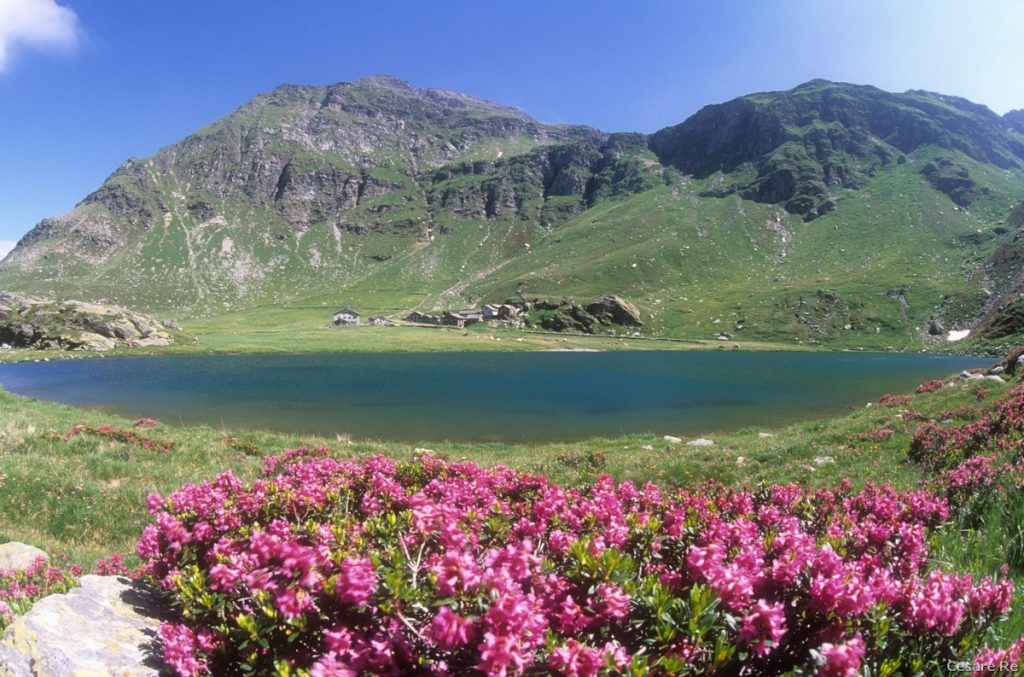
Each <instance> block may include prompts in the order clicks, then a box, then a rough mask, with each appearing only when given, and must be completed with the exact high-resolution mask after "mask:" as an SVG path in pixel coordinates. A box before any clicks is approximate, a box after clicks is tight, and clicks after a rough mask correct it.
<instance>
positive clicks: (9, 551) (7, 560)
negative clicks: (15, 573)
mask: <svg viewBox="0 0 1024 677" xmlns="http://www.w3.org/2000/svg"><path fill="white" fill-rule="evenodd" d="M40 557H42V558H43V559H49V557H48V556H47V555H46V553H45V552H43V551H42V550H40V549H39V548H37V547H35V546H33V545H26V544H24V543H18V542H16V541H12V542H10V543H4V544H3V545H0V569H27V568H29V567H30V566H31V565H32V563H33V562H35V561H36V560H37V559H39V558H40Z"/></svg>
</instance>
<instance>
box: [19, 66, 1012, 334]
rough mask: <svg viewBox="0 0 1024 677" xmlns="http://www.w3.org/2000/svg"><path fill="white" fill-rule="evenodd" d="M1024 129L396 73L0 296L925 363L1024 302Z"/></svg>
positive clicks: (290, 104) (815, 106)
mask: <svg viewBox="0 0 1024 677" xmlns="http://www.w3.org/2000/svg"><path fill="white" fill-rule="evenodd" d="M1020 124H1021V116H1020V114H1019V112H1016V113H1009V114H1007V115H1006V116H1003V117H1000V116H998V115H996V114H995V113H992V112H991V111H990V110H988V109H987V108H985V107H984V106H980V105H977V104H974V103H971V102H969V101H966V100H964V99H960V98H956V97H951V96H946V95H941V94H935V93H931V92H923V91H911V92H906V93H903V94H894V93H889V92H884V91H882V90H879V89H877V88H874V87H868V86H860V85H849V84H843V83H832V82H827V81H824V80H814V81H811V82H808V83H806V84H804V85H801V86H799V87H796V88H795V89H793V90H789V91H785V92H768V93H759V94H752V95H749V96H745V97H740V98H738V99H736V100H733V101H730V102H727V103H723V104H717V105H712V106H707V107H705V108H703V109H701V110H700V111H699V112H698V113H696V114H695V115H693V116H691V117H690V118H689V119H687V120H685V121H684V122H682V123H680V124H678V125H675V126H672V127H668V128H666V129H663V130H661V131H658V132H656V133H654V134H652V135H644V134H636V133H618V134H609V133H605V132H600V131H597V130H594V129H590V128H587V127H583V126H553V125H545V124H542V123H539V122H537V121H535V120H533V119H532V118H530V117H529V116H528V115H526V114H525V113H523V112H522V111H518V110H516V109H512V108H508V107H504V106H500V105H497V104H493V103H489V102H486V101H482V100H480V99H476V98H473V97H470V96H466V95H463V94H457V93H454V92H448V91H444V90H436V89H417V88H415V87H412V86H411V85H409V84H408V83H405V82H402V81H400V80H396V79H394V78H389V77H382V76H378V77H372V78H365V79H362V80H359V81H356V82H354V83H340V84H336V85H331V86H328V87H309V86H297V85H284V86H281V87H279V88H277V89H275V90H274V91H272V92H270V93H268V94H262V95H260V96H257V97H256V98H254V99H253V100H251V101H249V102H248V103H246V104H244V105H243V106H242V107H241V108H239V109H238V110H236V111H235V112H233V113H231V114H230V115H228V116H226V117H225V118H223V119H221V120H219V121H217V122H214V123H213V124H211V125H210V126H208V127H206V128H204V129H202V130H200V131H198V132H196V133H195V134H193V135H192V136H189V137H188V138H186V139H184V140H182V141H181V142H179V143H177V144H174V145H172V146H168V147H166V148H164V149H161V150H160V151H158V152H157V153H156V154H154V155H153V156H151V157H149V158H146V159H141V160H129V161H128V162H126V163H125V164H124V165H122V166H121V167H120V168H118V170H117V171H115V172H114V174H112V175H111V176H110V177H109V178H108V179H107V180H106V181H105V182H104V184H103V185H102V186H100V188H99V189H98V190H97V191H95V192H94V193H92V194H91V195H89V196H88V197H86V198H85V199H84V200H83V201H82V202H81V203H80V204H79V205H77V206H76V207H75V208H74V209H73V210H72V211H71V212H70V213H68V214H65V215H64V216H60V217H56V218H52V219H45V220H43V221H42V222H41V223H40V224H39V225H37V226H36V227H35V228H34V229H33V230H32V231H30V232H29V233H28V234H27V235H26V236H25V237H24V238H23V239H22V240H21V242H19V243H18V246H17V247H16V248H15V250H14V251H13V252H11V254H10V255H9V256H8V257H7V258H6V259H5V260H4V261H3V263H2V264H0V289H11V290H16V291H21V292H44V291H45V292H47V293H49V294H57V295H58V296H65V297H67V296H76V297H97V296H98V297H103V298H109V299H111V300H113V301H115V302H117V303H120V304H123V305H128V306H133V307H139V308H142V309H146V310H148V311H151V312H157V311H159V312H167V311H176V312H179V313H189V314H205V315H215V314H222V313H225V312H232V313H241V314H243V315H244V314H246V313H249V314H251V315H252V319H253V321H254V322H275V321H282V322H283V321H284V320H281V319H280V318H283V317H287V316H288V313H289V312H292V311H294V312H295V313H300V314H301V313H304V315H303V317H308V318H313V317H319V315H321V314H323V313H324V312H327V311H325V310H324V307H327V309H328V310H333V308H332V307H333V306H338V307H342V306H350V307H353V308H356V309H358V310H360V311H363V312H368V313H382V314H390V315H395V316H400V315H402V314H404V313H405V312H408V311H410V310H422V311H429V310H432V309H450V308H461V307H466V306H468V305H472V304H478V303H481V302H495V301H503V300H505V299H511V298H534V297H537V298H554V299H561V298H563V297H565V298H568V299H570V300H576V301H579V302H581V303H583V304H584V305H585V304H586V303H587V302H589V301H591V300H592V299H593V298H594V297H597V296H602V295H607V294H613V295H619V296H622V297H624V298H625V299H627V300H628V301H630V302H632V303H633V304H635V305H636V306H637V307H638V308H639V311H640V313H641V315H642V316H643V318H644V327H643V331H644V332H646V333H649V334H653V335H659V336H682V337H695V338H709V337H715V336H723V335H724V336H731V337H742V338H749V339H771V340H786V341H806V342H823V343H831V344H833V345H860V346H867V347H885V346H900V347H909V346H914V347H917V346H925V345H928V342H929V341H936V340H940V339H938V338H935V337H936V336H938V335H940V334H941V333H944V330H946V329H951V328H954V327H957V328H959V327H973V326H974V325H975V324H977V325H978V326H979V328H980V327H981V326H982V325H983V324H986V323H990V319H989V318H988V316H989V315H990V314H991V313H996V314H998V313H1000V312H1001V311H999V310H998V308H1006V307H1008V306H1009V305H1012V303H1013V299H1015V298H1016V297H1017V296H1019V294H1020V292H1021V291H1024V283H1022V284H1021V285H1019V287H1018V286H1017V285H1015V284H1010V283H1007V284H1005V285H1003V284H1001V281H1003V280H1005V278H1006V276H1007V273H1006V272H1005V270H1006V269H1007V268H1013V267H1014V265H1015V264H1013V263H1012V261H1015V260H1016V259H1014V258H1013V257H1014V254H1012V253H1008V252H1016V249H1015V248H1014V245H1013V244H1012V243H1013V242H1015V241H1016V240H1015V239H1014V238H1015V237H1016V235H1017V230H1018V229H1019V228H1020V226H1019V225H1015V224H1016V221H1015V219H1016V218H1017V217H1016V216H1011V210H1012V209H1013V208H1014V206H1015V205H1018V204H1020V203H1021V201H1022V199H1024V169H1022V168H1024V133H1022V131H1021V129H1020ZM1014 214H1017V212H1014ZM1008 219H1009V222H1008ZM1022 256H1024V255H1022ZM1007 261H1010V263H1005V262H1007ZM1000 262H1004V263H1000ZM993 280H995V281H996V282H1000V284H995V283H994V282H993ZM1000 294H1008V295H1009V296H1007V297H1006V298H1005V299H1004V298H1002V297H1000V299H1001V300H999V301H998V302H996V301H995V300H994V299H993V296H994V295H1000ZM270 309H273V312H272V311H271V310H270ZM278 311H280V312H278ZM297 316H298V315H293V317H297ZM271 318H278V319H276V320H275V319H271ZM325 318H326V316H325ZM324 321H325V322H326V319H325V320H324Z"/></svg>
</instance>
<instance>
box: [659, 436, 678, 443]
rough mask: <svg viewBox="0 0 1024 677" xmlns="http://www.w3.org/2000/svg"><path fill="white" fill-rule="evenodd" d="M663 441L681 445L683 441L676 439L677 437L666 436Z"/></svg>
mask: <svg viewBox="0 0 1024 677" xmlns="http://www.w3.org/2000/svg"><path fill="white" fill-rule="evenodd" d="M662 439H663V440H665V441H666V442H668V443H669V444H679V443H680V442H682V441H683V440H682V438H681V437H676V436H675V435H665V437H663V438H662Z"/></svg>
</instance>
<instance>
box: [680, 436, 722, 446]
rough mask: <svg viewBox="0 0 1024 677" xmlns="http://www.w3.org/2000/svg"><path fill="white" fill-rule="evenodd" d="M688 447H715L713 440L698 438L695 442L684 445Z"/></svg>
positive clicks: (691, 441)
mask: <svg viewBox="0 0 1024 677" xmlns="http://www.w3.org/2000/svg"><path fill="white" fill-rule="evenodd" d="M686 446H688V447H713V446H715V441H714V440H709V439H707V438H706V437H698V438H697V439H695V440H690V441H689V442H687V443H686Z"/></svg>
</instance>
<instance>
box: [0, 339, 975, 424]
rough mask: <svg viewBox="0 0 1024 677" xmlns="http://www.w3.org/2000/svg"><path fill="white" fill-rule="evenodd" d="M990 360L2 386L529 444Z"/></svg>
mask: <svg viewBox="0 0 1024 677" xmlns="http://www.w3.org/2000/svg"><path fill="white" fill-rule="evenodd" d="M992 361H993V359H992V358H978V357H951V356H937V355H924V354H908V353H852V352H828V353H826V352H823V353H798V352H757V353H754V352H750V353H736V352H724V351H679V352H676V351H672V352H661V351H648V352H635V353H627V352H532V353H364V354H355V353H341V354H339V353H335V354H315V355H313V354H303V355H237V356H235V355H211V356H161V357H126V358H107V359H90V360H66V361H53V362H23V363H17V364H5V365H0V385H2V386H3V388H4V389H6V390H7V391H9V392H13V393H16V394H19V395H25V396H29V397H36V398H41V399H46V400H55V401H58V402H62V403H65V404H71V405H75V406H81V407H87V408H93V409H98V410H102V411H106V412H110V413H116V414H120V415H124V416H128V417H142V416H146V417H152V418H155V419H158V420H160V421H162V422H164V423H167V424H171V425H176V424H181V425H193V424H205V425H209V426H214V427H229V428H236V427H242V428H260V429H268V430H275V431H279V432H289V433H306V434H318V435H328V436H333V435H339V434H340V435H349V436H352V437H355V438H371V439H379V440H389V441H406V442H417V441H429V440H451V441H479V442H527V443H530V442H536V443H541V442H552V441H573V440H579V439H586V438H593V437H614V436H618V435H623V434H630V433H642V432H653V433H656V434H658V435H662V434H671V435H681V436H682V435H696V434H701V433H709V432H714V431H718V430H735V429H740V428H747V427H753V426H763V427H776V426H779V425H782V424H785V423H790V422H793V421H796V420H806V419H811V418H816V417H819V416H822V415H826V414H830V413H837V412H841V411H844V410H849V409H850V408H852V407H863V406H865V404H866V403H867V402H873V401H875V400H877V399H878V397H879V396H880V395H881V394H883V393H885V392H894V393H902V392H909V391H911V390H912V389H913V388H914V387H915V386H917V385H918V384H920V383H922V382H924V381H927V380H930V379H935V378H944V377H947V376H949V375H950V374H952V373H955V372H958V371H960V370H963V369H967V368H971V367H979V366H984V365H988V364H991V363H992Z"/></svg>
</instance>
